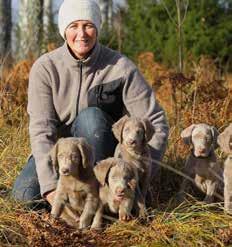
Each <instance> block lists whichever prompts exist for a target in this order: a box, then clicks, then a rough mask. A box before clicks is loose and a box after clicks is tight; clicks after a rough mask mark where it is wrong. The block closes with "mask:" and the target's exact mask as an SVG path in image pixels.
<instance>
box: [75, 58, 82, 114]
mask: <svg viewBox="0 0 232 247" xmlns="http://www.w3.org/2000/svg"><path fill="white" fill-rule="evenodd" d="M82 66H83V63H82V61H78V67H79V72H80V73H79V91H78V95H77V110H76V116H77V115H78V113H79V109H80V95H81V86H82Z"/></svg>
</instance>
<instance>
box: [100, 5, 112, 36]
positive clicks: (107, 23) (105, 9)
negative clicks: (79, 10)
mask: <svg viewBox="0 0 232 247" xmlns="http://www.w3.org/2000/svg"><path fill="white" fill-rule="evenodd" d="M98 2H99V6H100V9H101V13H102V25H103V26H104V28H105V30H104V31H109V30H111V29H112V23H113V1H112V0H99V1H98Z"/></svg>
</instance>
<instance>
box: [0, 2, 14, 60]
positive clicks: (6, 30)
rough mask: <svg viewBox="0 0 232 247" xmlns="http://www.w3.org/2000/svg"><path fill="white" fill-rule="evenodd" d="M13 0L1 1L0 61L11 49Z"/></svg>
mask: <svg viewBox="0 0 232 247" xmlns="http://www.w3.org/2000/svg"><path fill="white" fill-rule="evenodd" d="M11 27H12V24H11V0H0V59H2V58H3V57H5V56H6V55H8V54H9V53H8V52H9V51H10V48H11Z"/></svg>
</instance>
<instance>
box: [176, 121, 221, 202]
mask: <svg viewBox="0 0 232 247" xmlns="http://www.w3.org/2000/svg"><path fill="white" fill-rule="evenodd" d="M217 136H218V131H217V129H216V128H215V127H213V126H209V125H207V124H204V123H200V124H192V125H191V126H189V127H187V128H186V129H184V130H183V131H182V132H181V137H182V138H183V140H184V142H185V143H186V144H188V145H192V150H191V153H190V155H189V156H188V158H187V160H186V163H185V174H186V175H187V176H189V177H190V178H191V179H192V180H194V184H195V186H196V187H197V188H198V189H200V190H201V191H202V192H203V193H204V194H205V198H204V201H205V202H206V203H211V202H213V200H214V196H215V194H216V192H217V190H218V187H219V185H220V180H221V178H222V169H221V167H220V165H219V163H218V161H217V158H216V155H215V152H214V150H215V148H216V147H217ZM190 185H191V182H190V181H189V180H188V179H187V178H184V180H183V183H182V186H181V191H180V195H181V196H182V197H183V195H184V193H185V192H186V193H187V192H188V190H189V186H190ZM181 199H183V198H181Z"/></svg>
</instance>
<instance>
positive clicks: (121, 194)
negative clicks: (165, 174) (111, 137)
mask: <svg viewBox="0 0 232 247" xmlns="http://www.w3.org/2000/svg"><path fill="white" fill-rule="evenodd" d="M94 172H95V175H96V177H97V179H98V181H99V183H100V191H99V195H100V201H101V202H100V204H101V205H100V207H99V208H98V210H97V213H96V215H95V218H94V222H93V226H94V228H100V227H101V225H102V217H103V213H104V211H105V210H106V209H108V210H109V211H110V212H112V213H115V214H118V215H119V220H122V221H128V220H130V219H131V217H132V215H131V210H132V208H133V205H134V201H135V191H136V187H137V184H138V174H137V171H136V170H135V169H134V168H133V167H132V166H131V165H130V164H129V163H127V162H126V161H124V160H122V159H116V158H108V159H105V160H102V161H100V162H98V163H97V165H96V166H95V167H94Z"/></svg>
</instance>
